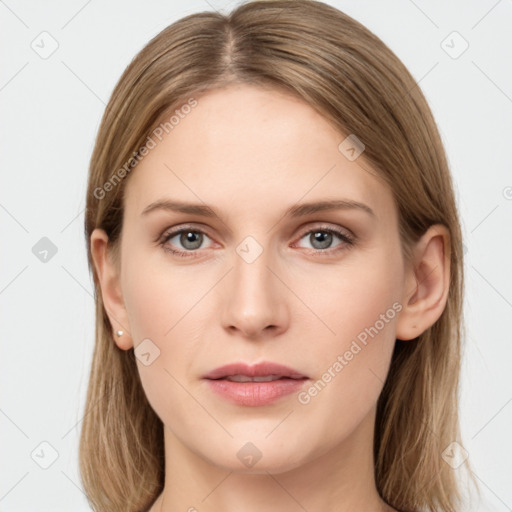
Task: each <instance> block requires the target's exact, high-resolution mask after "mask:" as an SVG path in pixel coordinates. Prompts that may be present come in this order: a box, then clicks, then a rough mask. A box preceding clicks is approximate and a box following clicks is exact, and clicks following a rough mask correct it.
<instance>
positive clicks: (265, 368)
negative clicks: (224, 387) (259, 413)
mask: <svg viewBox="0 0 512 512" xmlns="http://www.w3.org/2000/svg"><path fill="white" fill-rule="evenodd" d="M232 375H246V376H247V377H265V376H267V375H279V376H280V377H288V378H291V379H306V378H308V377H307V376H306V375H303V374H302V373H300V372H299V371H297V370H294V369H293V368H289V367H288V366H284V365H282V364H278V363H272V362H270V361H263V362H261V363H257V364H253V365H248V364H246V363H230V364H226V365H224V366H220V367H219V368H215V370H212V371H211V372H209V373H208V374H206V375H205V376H204V377H203V378H204V379H222V378H224V377H230V376H232Z"/></svg>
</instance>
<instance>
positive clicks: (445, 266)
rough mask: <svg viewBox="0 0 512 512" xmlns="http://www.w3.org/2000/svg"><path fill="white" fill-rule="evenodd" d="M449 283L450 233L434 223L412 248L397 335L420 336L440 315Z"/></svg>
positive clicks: (412, 337)
mask: <svg viewBox="0 0 512 512" xmlns="http://www.w3.org/2000/svg"><path fill="white" fill-rule="evenodd" d="M449 286H450V232H449V231H448V229H447V228H446V226H443V225H441V224H435V225H434V226H431V227H430V228H429V229H428V230H427V232H426V233H425V234H424V235H423V236H422V237H421V239H420V240H419V241H418V242H417V244H416V246H415V248H414V249H413V261H412V262H411V263H410V266H409V268H408V269H407V271H406V279H405V281H404V290H403V291H404V294H403V297H402V306H403V309H402V311H401V312H400V316H399V317H398V320H397V324H396V338H397V339H400V340H411V339H414V338H417V337H418V336H419V335H420V334H422V333H423V332H425V331H426V330H427V329H428V328H429V327H430V326H432V325H433V324H434V323H435V322H436V321H437V320H438V319H439V317H440V316H441V314H442V313H443V311H444V308H445V306H446V301H447V299H448V291H449Z"/></svg>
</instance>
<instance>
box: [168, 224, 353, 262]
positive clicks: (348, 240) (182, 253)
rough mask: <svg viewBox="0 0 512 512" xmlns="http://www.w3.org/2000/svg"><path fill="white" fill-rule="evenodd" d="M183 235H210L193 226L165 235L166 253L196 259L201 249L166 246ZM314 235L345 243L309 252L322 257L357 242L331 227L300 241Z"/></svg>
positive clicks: (304, 234)
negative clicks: (329, 236) (329, 237)
mask: <svg viewBox="0 0 512 512" xmlns="http://www.w3.org/2000/svg"><path fill="white" fill-rule="evenodd" d="M182 233H199V234H202V235H206V236H208V234H207V233H205V232H204V231H203V230H201V229H197V228H194V227H193V226H189V227H187V226H185V227H182V228H180V229H177V230H175V231H169V232H167V233H165V234H164V235H163V237H162V239H161V240H160V242H159V243H160V245H161V246H162V248H163V250H164V251H166V252H170V253H172V254H173V255H175V256H178V257H180V258H194V257H196V256H195V253H197V252H198V251H199V249H196V250H189V251H182V250H180V249H171V248H170V247H169V246H167V245H166V244H167V242H168V241H169V240H170V239H171V238H174V237H175V236H176V235H180V234H182ZM312 233H329V234H331V235H336V236H338V237H339V238H340V239H341V241H342V242H344V244H340V245H344V246H343V247H341V248H340V249H338V247H339V246H336V247H335V248H334V249H324V250H322V249H309V251H311V252H312V253H313V254H315V255H316V254H320V255H322V256H330V255H332V253H337V252H340V251H343V250H346V249H348V248H350V246H352V245H354V244H355V242H356V239H355V237H353V236H349V235H347V234H346V233H344V232H342V231H340V230H337V229H335V228H331V227H316V228H314V229H310V230H309V231H306V232H305V233H303V234H302V235H301V237H300V238H299V240H302V239H303V238H304V237H305V236H307V235H311V234H312Z"/></svg>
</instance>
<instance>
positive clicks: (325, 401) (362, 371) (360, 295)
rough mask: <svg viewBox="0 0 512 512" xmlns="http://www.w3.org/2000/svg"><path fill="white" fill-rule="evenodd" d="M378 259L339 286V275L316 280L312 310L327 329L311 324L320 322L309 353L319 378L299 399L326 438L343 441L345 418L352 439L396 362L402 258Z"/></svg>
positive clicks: (346, 273)
mask: <svg viewBox="0 0 512 512" xmlns="http://www.w3.org/2000/svg"><path fill="white" fill-rule="evenodd" d="M374 256H375V257H374V258H362V259H361V263H360V266H359V265H358V263H357V262H356V263H354V264H353V265H352V266H351V267H350V268H348V267H345V268H343V269H341V270H340V271H339V272H338V274H337V275H338V277H337V283H336V284H338V283H339V284H338V286H335V285H334V283H333V280H332V279H333V274H334V273H331V277H330V280H327V279H326V280H322V279H320V281H318V280H317V281H316V283H317V284H318V285H319V286H318V287H317V286H315V290H316V291H315V293H314V294H313V295H311V293H310V294H309V297H310V299H311V303H308V304H311V309H314V310H315V312H316V313H317V314H318V317H320V318H321V319H322V321H323V322H324V323H325V325H322V324H321V323H319V322H318V321H316V319H315V318H312V319H311V320H309V321H308V322H310V325H311V326H312V325H313V323H315V321H316V324H315V325H317V326H316V332H317V333H319V332H321V333H322V334H321V335H318V334H317V335H316V336H315V340H316V343H314V344H311V345H310V347H309V348H308V347H305V349H306V350H307V353H308V360H310V361H317V363H316V364H315V370H316V374H315V376H314V378H315V382H314V383H313V386H311V387H310V388H309V389H306V393H305V394H303V395H302V397H299V398H301V400H300V403H301V404H303V406H304V407H305V409H306V411H308V414H311V417H316V418H318V428H320V429H322V428H324V429H327V432H326V435H327V436H329V432H330V433H331V434H332V435H340V432H339V428H340V418H343V421H342V422H341V423H342V425H343V428H344V429H347V431H346V432H347V433H348V432H349V431H350V429H351V428H355V427H356V426H357V424H358V423H359V422H360V421H361V420H362V418H363V417H364V416H365V415H366V414H367V413H368V412H369V410H370V409H371V408H372V407H373V406H374V405H375V404H376V402H377V399H378V397H379V395H380V392H381V390H382V386H383V385H384V381H385V379H386V376H387V372H388V368H389V363H390V361H391V355H392V351H393V348H394V344H395V323H396V319H397V316H398V313H399V311H400V310H401V308H402V305H401V304H400V303H399V302H398V300H397V299H398V298H399V297H400V294H399V290H400V280H401V276H402V274H401V268H400V258H399V256H398V255H397V254H396V252H394V251H393V248H390V249H389V250H388V251H383V252H382V253H380V254H375V255H374ZM370 259H371V262H370V261H369V260H370ZM354 261H355V260H354ZM322 290H323V291H322ZM326 325H327V326H328V327H329V328H327V327H326ZM331 330H332V331H334V333H333V332H331ZM310 331H311V332H313V330H312V329H311V330H310ZM347 413H349V414H347ZM314 421H315V420H314ZM325 425H327V427H325Z"/></svg>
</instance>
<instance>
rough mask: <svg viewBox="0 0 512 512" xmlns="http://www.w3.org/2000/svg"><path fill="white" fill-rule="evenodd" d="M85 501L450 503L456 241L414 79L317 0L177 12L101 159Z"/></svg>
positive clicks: (454, 490) (378, 507) (96, 177)
mask: <svg viewBox="0 0 512 512" xmlns="http://www.w3.org/2000/svg"><path fill="white" fill-rule="evenodd" d="M85 231H86V237H87V242H88V255H89V263H90V267H91V270H92V272H93V275H94V281H95V286H96V291H97V294H96V306H97V309H96V315H97V329H96V346H95V352H94V358H93V365H92V370H91V377H90V384H89V391H88V397H87V410H88V411H90V412H88V414H87V415H86V417H85V420H84V424H83V430H82V436H81V447H80V450H81V453H80V463H81V473H82V479H83V483H84V488H85V490H86V492H87V495H88V497H89V500H90V503H91V505H92V506H93V508H94V510H98V511H99V510H101V511H114V510H116V511H117V510H123V511H124V510H132V511H147V510H149V511H150V512H160V511H161V512H165V511H175V510H190V511H193V510H199V511H218V510H223V511H230V510H235V509H236V510H244V511H252V510H279V511H288V510H289V511H292V510H310V511H312V510H320V509H321V510H332V511H334V510H336V511H343V512H344V511H353V510H364V511H391V510H402V511H420V510H437V511H455V510H458V508H457V507H458V503H459V501H460V492H459V489H458V484H457V480H456V475H457V474H458V473H457V469H458V468H459V467H463V466H464V465H465V464H466V462H465V456H464V450H463V448H462V447H461V444H460V434H459V427H458V418H457V386H458V378H459V365H460V338H461V328H462V297H463V272H462V270H463V262H462V241H461V232H460V225H459V220H458V214H457V209H456V204H455V198H454V194H453V188H452V183H451V178H450V174H449V169H448V166H447V162H446V158H445V154H444V150H443V147H442V144H441V141H440V137H439V134H438V131H437V128H436V124H435V122H434V120H433V118H432V114H431V112H430V109H429V107H428V105H427V103H426V101H425V98H424V97H423V95H422V93H421V91H420V89H419V87H417V85H416V84H415V82H414V80H413V78H412V77H411V75H410V74H409V73H408V71H407V70H406V69H405V67H404V66H403V64H402V63H401V62H400V61H399V60H398V58H397V57H396V56H395V55H394V54H393V53H392V52H391V51H390V50H389V49H388V48H387V47H386V46H385V45H384V44H383V43H382V41H380V40H379V39H378V38H377V37H376V36H375V35H373V34H372V33H370V32H369V31H368V30H367V29H366V28H364V27H363V26H361V25H360V24H359V23H357V22H356V21H354V20H353V19H351V18H349V17H348V16H346V15H345V14H343V13H341V12H340V11H338V10H336V9H335V8H333V7H330V6H328V5H326V4H323V3H320V2H315V1H310V0H294V1H292V2H289V1H286V0H277V1H255V2H249V3H246V4H244V5H242V6H240V7H238V8H236V9H235V10H234V11H233V12H232V13H231V14H230V15H228V16H223V15H221V14H218V13H213V12H205V13H199V14H194V15H191V16H187V17H186V18H183V19H181V20H179V21H177V22H176V23H174V24H172V25H171V26H169V27H168V28H166V29H165V30H163V31H162V32H161V33H160V34H158V35H157V36H156V37H155V38H154V39H153V40H152V41H150V43H149V44H148V45H147V46H146V47H145V48H144V49H143V50H142V51H141V52H140V53H139V54H138V55H137V56H136V57H135V59H134V60H133V62H132V63H131V64H130V65H129V66H128V68H127V69H126V71H125V72H124V74H123V76H122V77H121V79H120V81H119V83H118V85H117V86H116V88H115V90H114V92H113V94H112V97H111V99H110V102H109V104H108V106H107V109H106V112H105V115H104V118H103V121H102V124H101V127H100V129H99V133H98V137H97V141H96V146H95V149H94V153H93V155H92V159H91V166H90V176H89V186H88V193H87V215H86V226H85Z"/></svg>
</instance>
